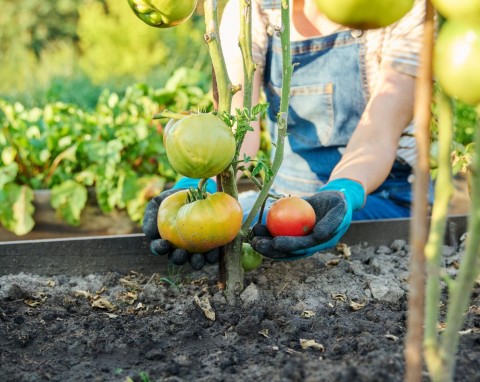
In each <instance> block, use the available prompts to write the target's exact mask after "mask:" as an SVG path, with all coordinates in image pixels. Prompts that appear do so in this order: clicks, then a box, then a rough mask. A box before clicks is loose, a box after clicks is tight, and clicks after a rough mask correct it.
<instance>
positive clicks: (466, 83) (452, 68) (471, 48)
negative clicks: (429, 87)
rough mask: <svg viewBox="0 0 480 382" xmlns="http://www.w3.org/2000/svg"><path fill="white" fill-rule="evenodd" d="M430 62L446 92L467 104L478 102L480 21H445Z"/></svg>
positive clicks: (479, 88) (479, 100)
mask: <svg viewBox="0 0 480 382" xmlns="http://www.w3.org/2000/svg"><path fill="white" fill-rule="evenodd" d="M433 65H434V71H435V76H436V78H437V81H438V83H439V84H440V86H441V87H442V89H443V90H444V91H445V93H447V94H448V95H449V96H452V97H457V98H458V99H459V100H461V101H463V102H465V103H468V104H470V105H473V106H476V105H479V104H480V24H479V25H476V24H474V23H464V22H462V21H454V20H449V21H447V22H445V23H444V24H443V26H442V29H441V30H440V33H439V35H438V39H437V42H436V44H435V53H434V61H433Z"/></svg>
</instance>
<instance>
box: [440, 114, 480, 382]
mask: <svg viewBox="0 0 480 382" xmlns="http://www.w3.org/2000/svg"><path fill="white" fill-rule="evenodd" d="M477 114H478V116H479V117H480V105H479V106H478V107H477ZM479 174H480V122H479V123H477V128H476V133H475V154H474V159H473V162H472V174H471V175H472V206H471V209H470V216H469V229H468V236H467V241H466V247H465V253H464V256H463V258H462V260H461V263H460V268H459V271H458V276H457V280H456V281H455V282H454V284H453V288H452V290H451V294H450V297H449V303H448V312H447V319H446V329H445V331H444V333H443V335H442V343H441V347H440V356H441V358H442V362H443V364H444V365H445V370H444V375H443V378H444V379H443V380H444V381H452V380H453V372H454V366H455V358H456V354H457V349H458V342H459V331H460V329H461V327H462V325H463V322H464V313H465V311H466V310H467V308H468V303H469V301H470V291H471V290H472V289H473V286H474V283H475V279H476V278H477V276H478V274H479V273H480V250H479V248H480V235H479V232H480V176H479Z"/></svg>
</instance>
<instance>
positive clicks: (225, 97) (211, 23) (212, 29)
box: [204, 0, 239, 115]
mask: <svg viewBox="0 0 480 382" xmlns="http://www.w3.org/2000/svg"><path fill="white" fill-rule="evenodd" d="M204 8H205V26H206V32H205V35H204V39H205V41H206V43H207V45H208V51H209V53H210V59H211V60H212V65H213V71H214V73H215V79H216V82H217V91H218V110H217V111H218V113H219V114H220V115H221V114H223V113H224V112H227V113H230V108H231V106H232V96H233V94H234V92H236V91H238V90H239V87H238V86H235V87H234V86H232V83H231V81H230V78H229V76H228V72H227V65H226V64H225V59H224V57H223V52H222V46H221V43H220V33H219V30H218V0H205V3H204Z"/></svg>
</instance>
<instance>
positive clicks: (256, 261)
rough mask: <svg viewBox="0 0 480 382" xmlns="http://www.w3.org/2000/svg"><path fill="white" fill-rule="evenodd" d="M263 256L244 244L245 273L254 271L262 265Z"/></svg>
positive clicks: (243, 262) (243, 260)
mask: <svg viewBox="0 0 480 382" xmlns="http://www.w3.org/2000/svg"><path fill="white" fill-rule="evenodd" d="M262 261H263V256H262V255H261V254H260V253H258V252H257V251H255V250H254V249H253V248H252V246H251V245H250V244H248V243H243V244H242V268H243V270H244V271H245V272H249V271H253V270H254V269H257V268H258V267H259V266H260V265H262Z"/></svg>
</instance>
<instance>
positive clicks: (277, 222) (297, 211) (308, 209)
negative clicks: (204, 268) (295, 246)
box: [267, 196, 316, 236]
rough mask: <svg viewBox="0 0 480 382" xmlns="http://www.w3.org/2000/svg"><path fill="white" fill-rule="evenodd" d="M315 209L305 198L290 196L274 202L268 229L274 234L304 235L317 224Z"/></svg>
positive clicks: (268, 217) (269, 216)
mask: <svg viewBox="0 0 480 382" xmlns="http://www.w3.org/2000/svg"><path fill="white" fill-rule="evenodd" d="M315 219H316V218H315V211H314V210H313V207H312V206H311V205H310V204H309V203H308V202H307V201H305V200H304V199H301V198H299V197H296V196H288V197H285V198H282V199H280V200H277V201H276V202H275V203H273V204H272V206H271V207H270V210H269V211H268V214H267V229H268V231H269V232H270V233H271V234H272V235H273V236H304V235H307V234H309V233H310V232H311V231H312V230H313V227H314V226H315Z"/></svg>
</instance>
